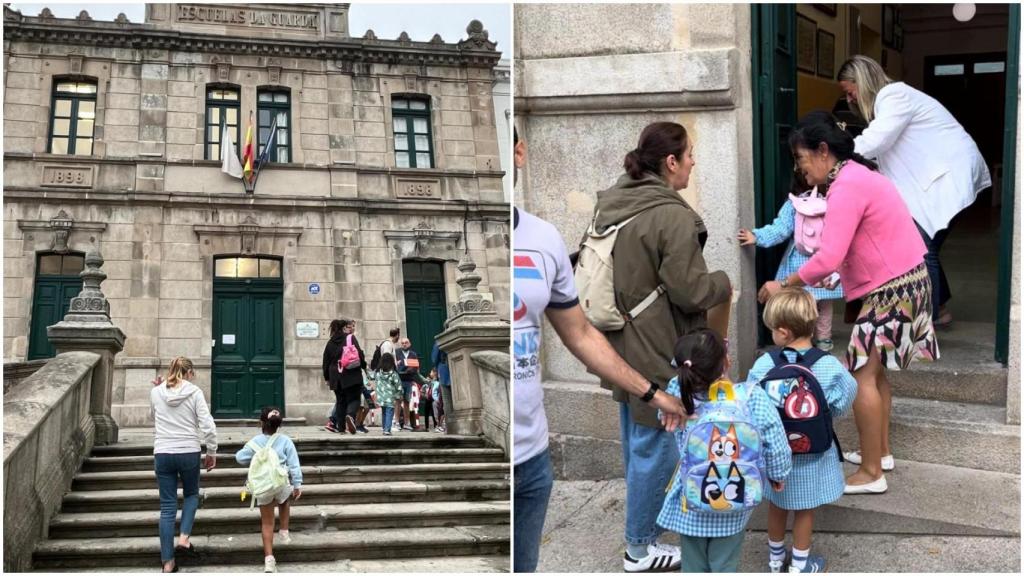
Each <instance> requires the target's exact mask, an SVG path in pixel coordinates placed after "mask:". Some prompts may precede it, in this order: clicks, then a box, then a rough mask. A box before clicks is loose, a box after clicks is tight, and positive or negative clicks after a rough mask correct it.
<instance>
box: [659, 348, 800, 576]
mask: <svg viewBox="0 0 1024 576" xmlns="http://www.w3.org/2000/svg"><path fill="white" fill-rule="evenodd" d="M674 356H675V358H674V362H675V364H676V365H677V367H678V368H677V370H678V373H677V375H676V376H675V377H674V378H672V380H670V381H669V384H668V388H667V389H666V390H665V391H666V392H667V393H668V394H672V395H675V396H678V397H679V398H680V399H681V400H682V402H683V407H684V408H685V409H686V413H687V414H689V415H690V417H689V419H688V420H687V421H686V423H685V426H684V427H680V428H677V429H676V431H675V433H674V434H675V441H676V445H677V447H678V449H679V454H680V460H679V467H678V468H677V470H676V472H675V473H674V474H673V475H672V481H671V482H670V483H669V487H668V490H667V494H666V496H665V501H664V503H663V504H662V508H661V513H660V514H659V515H658V525H659V526H661V527H663V528H665V529H667V530H672V531H675V532H678V533H679V535H680V543H681V546H680V549H681V552H682V566H681V570H682V571H683V572H736V571H737V568H738V567H739V562H740V551H741V548H742V546H743V533H744V528H745V527H746V525H747V521H749V520H750V515H751V514H752V513H753V511H754V508H756V507H757V505H758V504H759V503H760V502H761V499H762V498H763V496H764V493H765V492H767V490H766V486H767V485H768V484H769V483H770V484H771V485H772V487H773V488H774V489H775V490H776V491H779V490H782V489H783V486H784V482H785V480H786V478H787V477H788V476H789V472H790V468H791V466H792V458H791V452H790V448H789V443H788V442H787V441H786V435H785V432H784V431H783V428H782V421H781V420H780V419H779V414H778V411H777V410H776V409H775V406H773V405H772V404H771V402H770V401H769V400H768V396H767V395H766V394H765V392H764V390H762V389H761V388H760V387H759V386H758V385H757V384H748V383H745V382H743V383H736V384H734V383H732V382H730V381H729V380H728V378H726V377H725V376H723V374H725V373H727V372H728V370H729V360H728V356H727V355H726V351H725V342H724V341H723V340H722V337H721V336H719V335H718V334H717V333H716V332H714V331H713V330H710V329H707V328H701V329H698V330H694V331H692V332H690V333H688V334H686V335H684V336H683V337H681V338H680V339H679V340H677V341H676V345H675V354H674ZM667 420H668V421H671V420H673V417H667ZM668 421H667V422H666V423H669V422H668Z"/></svg>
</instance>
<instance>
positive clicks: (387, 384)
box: [372, 352, 402, 436]
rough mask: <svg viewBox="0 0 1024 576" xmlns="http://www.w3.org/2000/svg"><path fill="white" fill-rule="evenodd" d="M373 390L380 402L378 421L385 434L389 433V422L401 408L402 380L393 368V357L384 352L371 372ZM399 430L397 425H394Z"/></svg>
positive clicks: (390, 422)
mask: <svg viewBox="0 0 1024 576" xmlns="http://www.w3.org/2000/svg"><path fill="white" fill-rule="evenodd" d="M372 379H373V382H374V390H375V391H376V393H377V402H378V403H379V404H380V414H381V416H380V422H381V427H382V428H383V430H384V435H385V436H390V435H391V429H392V428H391V424H392V422H393V419H394V416H395V414H396V413H397V412H398V411H399V410H401V409H402V381H401V380H400V379H399V377H398V371H397V370H396V369H395V357H394V356H392V355H391V354H390V353H388V352H385V353H384V354H381V356H380V366H378V367H377V370H375V371H374V372H373V378H372ZM395 430H396V431H397V430H399V427H395Z"/></svg>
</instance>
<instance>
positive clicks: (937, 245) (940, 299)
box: [915, 223, 952, 320]
mask: <svg viewBox="0 0 1024 576" xmlns="http://www.w3.org/2000/svg"><path fill="white" fill-rule="evenodd" d="M915 224H916V223H915ZM917 231H918V232H919V233H920V234H921V239H922V240H924V245H925V246H926V247H927V248H928V252H927V253H926V254H925V255H924V264H925V266H927V267H928V278H929V279H930V280H931V281H932V320H938V318H939V307H940V306H942V305H944V304H945V303H946V302H948V301H949V299H950V297H952V294H950V291H949V281H948V280H946V272H945V270H943V269H942V263H941V262H939V250H940V249H942V244H943V243H944V242H945V241H946V236H948V235H949V228H946V229H945V230H939V231H938V232H936V233H935V237H934V238H931V237H929V236H928V233H927V232H925V231H924V229H922V228H921V227H920V226H918V227H917Z"/></svg>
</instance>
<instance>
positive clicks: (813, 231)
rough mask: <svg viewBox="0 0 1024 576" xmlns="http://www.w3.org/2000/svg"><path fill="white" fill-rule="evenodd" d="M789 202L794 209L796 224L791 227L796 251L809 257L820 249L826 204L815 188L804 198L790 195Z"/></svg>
mask: <svg viewBox="0 0 1024 576" xmlns="http://www.w3.org/2000/svg"><path fill="white" fill-rule="evenodd" d="M789 201H790V202H792V203H793V208H794V209H796V222H795V225H794V226H793V241H794V242H795V243H796V249H797V250H799V251H800V252H801V253H803V254H806V255H808V256H810V255H812V254H814V253H815V252H817V251H818V249H819V248H821V232H822V230H823V229H824V228H825V208H826V207H827V206H828V203H827V201H826V200H825V198H824V197H822V196H819V195H818V187H817V186H815V187H814V189H812V190H811V191H810V194H808V195H806V196H797V195H796V194H790V195H789Z"/></svg>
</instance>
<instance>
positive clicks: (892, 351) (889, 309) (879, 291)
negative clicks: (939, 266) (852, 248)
mask: <svg viewBox="0 0 1024 576" xmlns="http://www.w3.org/2000/svg"><path fill="white" fill-rule="evenodd" d="M931 295H932V288H931V282H930V281H929V279H928V269H927V268H926V267H925V265H924V264H921V265H920V266H918V267H916V268H914V269H913V270H911V271H910V272H907V273H906V274H903V275H901V276H898V277H896V278H893V279H892V280H890V281H888V282H886V283H885V284H883V285H881V286H879V287H878V288H876V289H875V290H873V291H872V292H869V293H868V294H867V295H866V296H864V304H863V306H862V307H861V309H860V313H859V314H858V315H857V321H856V322H855V323H854V325H853V333H852V334H851V335H850V345H849V347H848V348H847V349H846V367H847V368H848V369H849V370H850V371H851V372H853V371H855V370H857V369H858V368H860V367H861V366H864V365H865V364H867V362H868V358H869V357H870V356H871V351H872V350H873V349H878V354H879V357H880V358H881V360H882V365H883V366H885V367H886V368H888V369H889V370H905V369H906V368H907V367H908V366H910V362H911V361H913V360H914V359H915V358H920V359H921V360H926V361H934V360H938V359H939V344H938V342H937V341H936V339H935V328H934V327H933V326H932V303H931V297H932V296H931Z"/></svg>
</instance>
